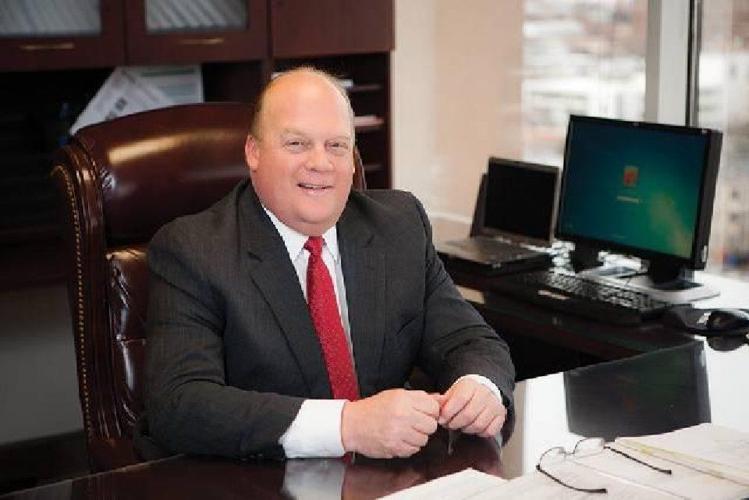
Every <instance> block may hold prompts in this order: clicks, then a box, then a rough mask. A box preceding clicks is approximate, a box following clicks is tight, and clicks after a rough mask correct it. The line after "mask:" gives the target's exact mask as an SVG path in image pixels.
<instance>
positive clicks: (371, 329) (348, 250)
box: [338, 204, 386, 397]
mask: <svg viewBox="0 0 749 500" xmlns="http://www.w3.org/2000/svg"><path fill="white" fill-rule="evenodd" d="M338 246H339V248H340V252H341V259H342V261H341V267H342V269H343V276H344V280H345V284H346V299H347V302H348V306H349V307H348V313H349V314H348V316H349V324H350V325H351V340H352V343H353V346H354V359H355V362H356V372H357V376H358V379H359V391H360V393H361V395H362V397H364V396H370V395H372V394H374V393H375V392H377V390H378V388H379V387H380V386H381V382H380V366H381V356H382V350H383V342H384V333H385V324H384V319H383V318H384V313H385V287H386V275H385V274H386V273H385V251H384V249H383V248H382V247H381V243H380V241H378V239H377V237H376V236H375V235H374V234H373V233H372V231H371V229H370V228H369V226H367V225H365V224H364V223H363V221H362V218H361V215H360V214H359V213H358V212H357V211H356V210H355V209H354V208H352V205H351V204H349V205H348V206H347V207H346V210H345V211H344V212H343V214H342V216H341V219H340V220H339V221H338Z"/></svg>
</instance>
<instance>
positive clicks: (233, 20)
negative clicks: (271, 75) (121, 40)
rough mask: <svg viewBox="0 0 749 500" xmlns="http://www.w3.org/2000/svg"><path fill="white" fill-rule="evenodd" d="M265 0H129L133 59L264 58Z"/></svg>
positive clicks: (129, 58)
mask: <svg viewBox="0 0 749 500" xmlns="http://www.w3.org/2000/svg"><path fill="white" fill-rule="evenodd" d="M267 31H268V30H267V6H266V2H265V0H127V61H128V63H130V64H154V63H156V64H164V63H190V62H204V61H237V60H247V59H260V58H263V57H265V55H266V51H267V46H268V45H267Z"/></svg>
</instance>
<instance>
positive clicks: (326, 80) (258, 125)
mask: <svg viewBox="0 0 749 500" xmlns="http://www.w3.org/2000/svg"><path fill="white" fill-rule="evenodd" d="M305 84H306V85H319V86H321V88H322V87H327V88H329V89H330V90H334V91H335V92H336V93H337V94H338V95H339V96H340V100H341V104H342V105H343V106H345V108H346V111H347V114H348V117H349V120H350V122H351V138H352V140H355V136H354V110H353V108H352V107H351V101H350V100H349V97H348V93H347V92H346V90H345V89H344V88H343V87H342V86H341V84H340V83H339V81H338V79H337V78H335V77H334V76H332V75H331V74H330V73H327V72H325V71H322V70H319V69H317V68H313V67H311V66H301V67H298V68H294V69H292V70H289V71H286V72H284V73H281V74H280V75H278V76H276V77H275V78H274V79H272V80H271V81H270V82H268V84H267V85H266V86H265V88H263V90H262V91H261V92H260V95H259V96H258V98H257V100H256V101H255V106H254V109H253V113H252V121H251V123H250V134H252V135H253V136H254V137H256V138H260V137H261V136H262V133H263V130H262V129H263V120H265V119H266V117H265V116H264V115H265V112H266V111H267V109H268V107H270V106H272V105H273V99H274V94H278V93H280V94H281V97H282V98H283V96H284V95H285V92H286V91H288V90H289V89H291V90H292V91H300V90H301V89H300V86H302V85H305ZM279 91H280V92H279Z"/></svg>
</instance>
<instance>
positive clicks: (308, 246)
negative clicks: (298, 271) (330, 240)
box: [304, 236, 323, 257]
mask: <svg viewBox="0 0 749 500" xmlns="http://www.w3.org/2000/svg"><path fill="white" fill-rule="evenodd" d="M322 244H323V239H322V237H320V236H310V237H309V238H308V239H307V242H306V243H305V244H304V249H305V250H307V251H308V252H309V253H310V254H312V255H314V256H315V257H319V256H320V254H321V253H322Z"/></svg>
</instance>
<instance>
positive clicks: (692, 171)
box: [555, 115, 722, 285]
mask: <svg viewBox="0 0 749 500" xmlns="http://www.w3.org/2000/svg"><path fill="white" fill-rule="evenodd" d="M721 142H722V134H721V133H720V132H718V131H715V130H710V129H704V128H692V127H682V126H671V125H661V124H654V123H643V122H629V121H623V120H612V119H604V118H592V117H584V116H575V115H573V116H571V117H570V122H569V128H568V131H567V143H566V147H565V154H564V169H563V171H562V186H561V193H560V206H559V214H558V218H557V226H556V231H555V233H556V236H557V237H558V238H560V239H563V240H567V241H572V242H574V243H575V245H576V248H577V246H578V245H579V246H581V247H583V248H585V247H587V248H592V249H596V250H610V251H614V252H619V253H624V254H627V255H631V256H635V257H639V258H642V259H645V260H647V261H648V262H649V268H648V273H649V277H650V279H651V280H652V282H654V283H655V284H656V285H659V284H664V283H671V282H674V281H678V279H679V278H680V277H683V276H685V275H686V276H689V275H690V273H691V270H694V269H703V268H704V267H705V263H706V262H707V253H708V240H709V237H710V221H711V218H712V210H713V197H714V194H715V181H716V178H717V175H718V164H719V161H720V148H721ZM685 272H686V274H685Z"/></svg>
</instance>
